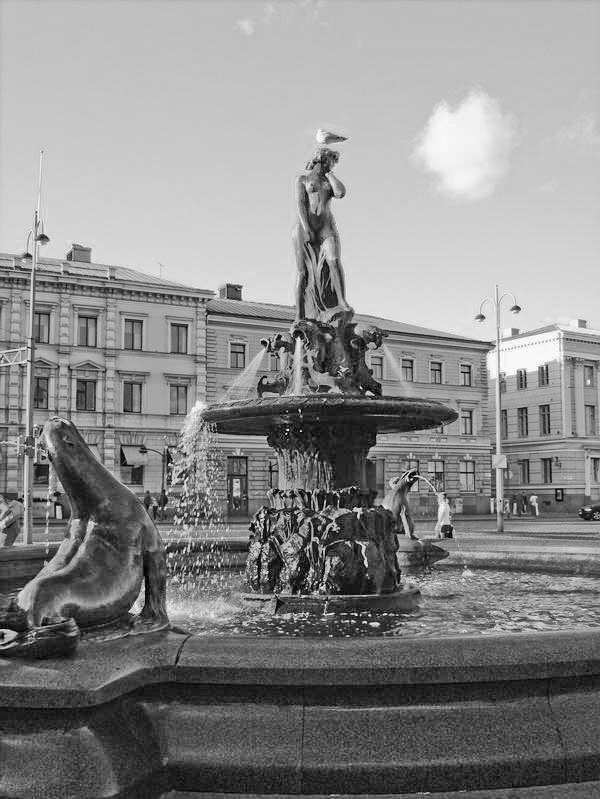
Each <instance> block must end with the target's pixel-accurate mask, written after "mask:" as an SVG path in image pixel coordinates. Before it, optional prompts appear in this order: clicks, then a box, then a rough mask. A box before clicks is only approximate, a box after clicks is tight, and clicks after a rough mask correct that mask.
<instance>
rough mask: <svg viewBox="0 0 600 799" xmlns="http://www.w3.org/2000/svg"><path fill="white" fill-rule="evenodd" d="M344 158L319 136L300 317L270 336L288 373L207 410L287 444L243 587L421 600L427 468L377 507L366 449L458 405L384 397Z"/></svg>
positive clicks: (315, 602)
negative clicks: (350, 289)
mask: <svg viewBox="0 0 600 799" xmlns="http://www.w3.org/2000/svg"><path fill="white" fill-rule="evenodd" d="M338 158H339V155H338V153H337V152H335V151H334V150H330V149H329V148H327V147H320V148H319V149H318V150H317V151H316V152H315V154H314V156H313V158H312V159H311V161H310V162H309V164H308V166H307V172H306V174H305V175H303V176H302V177H300V178H298V181H297V187H296V188H297V192H296V193H297V214H298V220H297V227H296V231H295V237H294V243H295V253H296V262H297V267H298V284H297V292H296V318H295V320H294V322H293V324H292V326H291V328H290V329H289V330H288V331H282V332H279V333H277V334H275V335H272V336H271V337H269V338H265V339H263V340H262V344H263V347H264V349H265V350H266V351H267V352H268V353H274V354H275V353H276V354H277V355H278V356H279V361H280V364H281V369H280V371H279V373H278V374H277V375H276V376H275V377H273V378H268V377H267V376H263V377H261V378H260V380H259V382H258V386H257V394H258V396H257V397H256V398H254V399H245V400H234V401H229V402H227V401H225V402H221V403H218V404H217V405H216V406H213V407H209V408H207V409H206V410H205V411H204V412H203V414H202V416H203V419H204V420H205V422H206V423H208V424H211V425H213V426H214V427H215V429H216V430H217V431H218V432H219V433H225V434H227V433H231V434H238V435H240V434H241V435H264V436H266V437H267V441H268V443H269V444H270V446H271V447H272V448H273V449H274V450H275V452H276V453H277V459H278V462H279V479H280V486H279V489H277V490H272V491H270V492H269V500H270V506H269V507H263V508H262V509H261V510H259V511H258V513H257V514H256V515H255V517H254V519H253V521H252V523H251V525H250V529H251V544H250V552H249V555H248V562H247V569H246V574H247V583H248V587H249V588H250V593H248V594H247V595H246V596H245V599H246V600H247V601H248V602H250V603H254V604H261V603H263V604H264V603H265V602H270V607H272V609H273V610H275V611H282V612H287V611H289V610H291V609H295V610H298V609H300V610H301V609H305V608H316V609H319V610H323V608H326V609H332V608H337V609H348V608H351V607H359V606H360V607H361V608H365V607H372V608H373V607H378V608H385V609H388V608H391V607H393V608H396V609H410V608H412V607H414V606H415V604H416V602H417V601H418V591H417V590H416V589H414V588H409V587H402V586H401V583H400V571H399V568H398V558H397V550H398V544H397V535H398V534H399V533H400V532H401V531H404V532H405V534H406V536H408V540H407V542H405V543H404V544H403V547H402V550H403V555H404V557H405V558H409V557H410V555H411V554H414V557H413V561H416V560H417V559H420V561H421V563H423V562H426V561H427V558H428V555H429V556H430V558H429V559H430V560H435V558H434V557H433V554H434V549H435V548H432V546H431V544H429V547H426V546H424V545H423V544H419V542H417V540H416V539H415V537H414V535H413V526H412V524H411V526H410V529H406V530H403V528H402V524H401V513H400V510H401V509H402V514H403V515H404V521H405V522H406V521H407V512H408V503H407V502H406V501H405V496H404V494H405V492H406V490H407V488H409V487H410V485H412V482H414V481H415V480H416V479H418V478H419V475H418V474H416V473H414V474H412V473H411V475H410V478H409V482H408V483H407V484H404V483H403V484H402V485H399V486H398V487H397V488H396V491H395V494H396V495H397V496H399V495H400V494H403V496H404V501H403V502H399V501H397V500H393V501H392V500H391V499H390V498H386V499H388V502H387V505H385V503H384V505H383V506H376V507H373V497H374V494H375V492H374V491H373V490H372V489H373V486H372V485H371V484H370V481H369V477H368V474H367V454H368V452H369V450H370V449H371V447H373V446H374V444H375V442H376V439H377V433H378V431H383V432H386V433H392V432H407V431H412V430H423V429H426V428H430V427H435V426H438V425H440V424H448V423H449V422H452V421H454V420H455V419H456V417H457V414H456V412H455V411H454V410H452V409H450V408H448V407H446V406H444V405H442V404H441V403H438V402H434V401H432V400H425V399H417V398H410V399H408V398H406V397H383V396H382V390H381V384H380V383H379V382H377V381H376V380H375V379H374V378H373V373H372V370H371V369H369V367H368V365H367V363H366V353H367V351H368V350H369V349H377V348H379V347H381V345H382V344H383V339H384V337H385V335H386V333H385V332H384V331H382V330H380V329H379V328H378V327H375V326H371V327H362V328H361V327H360V326H359V325H358V324H357V323H356V322H355V321H353V317H354V311H353V309H352V308H351V307H350V306H349V305H348V303H347V301H346V297H345V281H344V272H343V268H342V264H341V261H340V254H339V253H340V243H339V236H338V233H337V228H336V225H335V221H334V218H333V215H332V213H331V210H330V203H331V200H332V198H334V197H338V198H341V197H343V196H344V194H345V188H344V186H343V184H342V183H341V181H340V180H339V178H337V176H335V175H334V173H333V171H332V170H333V166H334V164H335V163H337V160H338ZM406 477H408V475H407V476H406ZM405 482H406V481H405ZM408 518H410V515H409V514H408ZM445 554H446V553H443V555H445ZM443 555H442V553H441V550H440V551H439V554H438V557H441V556H443ZM274 597H275V598H276V601H274V602H271V599H273V598H274Z"/></svg>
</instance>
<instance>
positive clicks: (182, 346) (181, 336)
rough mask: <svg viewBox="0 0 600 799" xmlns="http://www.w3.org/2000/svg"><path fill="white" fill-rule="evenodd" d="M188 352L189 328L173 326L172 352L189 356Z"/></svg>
mask: <svg viewBox="0 0 600 799" xmlns="http://www.w3.org/2000/svg"><path fill="white" fill-rule="evenodd" d="M187 351H188V326H187V325H175V324H173V325H171V352H177V353H180V354H182V355H187Z"/></svg>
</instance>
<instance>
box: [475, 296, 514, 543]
mask: <svg viewBox="0 0 600 799" xmlns="http://www.w3.org/2000/svg"><path fill="white" fill-rule="evenodd" d="M505 297H511V298H512V301H513V304H512V306H511V308H510V312H511V313H513V314H518V313H520V312H521V306H520V305H517V301H516V299H515V295H514V294H513V293H512V292H511V291H505V292H504V294H502V295H500V291H499V289H498V286H497V285H496V286H494V299H491V298H490V297H486V298H485V299H484V300H482V301H481V304H480V306H479V313H478V314H477V316H476V317H475V321H476V322H485V319H486V317H485V316H484V314H483V313H482V311H483V307H484V305H485V304H486V303H491V305H492V307H493V308H494V311H495V313H496V458H495V468H496V530H497V531H498V532H499V533H503V532H504V462H503V458H502V430H501V414H500V341H501V337H500V305H501V303H502V300H503V299H504V298H505Z"/></svg>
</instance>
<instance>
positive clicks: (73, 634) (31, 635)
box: [0, 619, 80, 660]
mask: <svg viewBox="0 0 600 799" xmlns="http://www.w3.org/2000/svg"><path fill="white" fill-rule="evenodd" d="M0 634H1V636H0V658H2V657H22V658H35V659H36V660H37V659H39V658H49V657H62V656H65V655H71V654H73V652H74V651H75V649H76V648H77V644H78V642H79V635H80V634H79V627H78V626H77V624H76V623H75V619H65V620H64V621H61V622H58V623H57V624H47V625H44V626H43V627H33V628H32V629H30V630H27V631H26V632H22V633H14V632H13V631H12V630H2V631H0Z"/></svg>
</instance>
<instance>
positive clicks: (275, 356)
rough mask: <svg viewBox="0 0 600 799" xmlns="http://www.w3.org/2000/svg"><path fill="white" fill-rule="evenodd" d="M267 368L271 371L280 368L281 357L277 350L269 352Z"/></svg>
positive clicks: (276, 370)
mask: <svg viewBox="0 0 600 799" xmlns="http://www.w3.org/2000/svg"><path fill="white" fill-rule="evenodd" d="M269 369H270V370H271V371H272V372H278V371H279V370H280V369H281V359H280V358H279V353H278V352H271V353H270V354H269Z"/></svg>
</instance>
